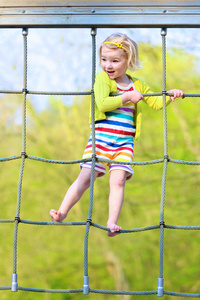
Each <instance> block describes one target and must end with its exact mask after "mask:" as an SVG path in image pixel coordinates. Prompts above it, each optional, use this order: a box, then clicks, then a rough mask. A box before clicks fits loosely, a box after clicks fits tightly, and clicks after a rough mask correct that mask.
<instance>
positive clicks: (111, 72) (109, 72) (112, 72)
mask: <svg viewBox="0 0 200 300" xmlns="http://www.w3.org/2000/svg"><path fill="white" fill-rule="evenodd" d="M106 72H107V74H110V75H112V74H114V73H115V71H108V70H107V71H106Z"/></svg>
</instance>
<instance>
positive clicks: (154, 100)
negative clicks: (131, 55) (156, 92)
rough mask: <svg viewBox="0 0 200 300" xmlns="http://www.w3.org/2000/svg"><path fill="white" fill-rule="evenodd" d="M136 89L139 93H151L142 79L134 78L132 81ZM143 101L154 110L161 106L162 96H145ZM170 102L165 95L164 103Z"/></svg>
mask: <svg viewBox="0 0 200 300" xmlns="http://www.w3.org/2000/svg"><path fill="white" fill-rule="evenodd" d="M134 85H135V88H136V90H138V91H139V92H140V93H152V91H151V89H150V87H149V86H148V85H147V84H146V83H145V82H143V81H141V80H139V79H136V80H135V82H134ZM143 101H144V102H145V103H146V104H147V105H148V106H149V107H151V108H153V109H154V110H160V109H162V108H163V97H162V96H151V97H150V96H145V97H144V99H143ZM169 103H171V99H170V98H169V97H166V104H167V105H168V104H169Z"/></svg>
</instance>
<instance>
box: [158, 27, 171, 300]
mask: <svg viewBox="0 0 200 300" xmlns="http://www.w3.org/2000/svg"><path fill="white" fill-rule="evenodd" d="M166 34H167V30H166V28H164V29H162V30H161V35H162V60H163V61H162V63H163V74H162V76H163V82H162V88H163V142H164V165H163V175H162V191H161V203H160V258H159V278H158V290H157V296H158V297H162V296H163V293H164V287H163V283H164V279H163V248H164V225H165V223H164V205H165V189H166V175H167V164H168V141H167V110H166Z"/></svg>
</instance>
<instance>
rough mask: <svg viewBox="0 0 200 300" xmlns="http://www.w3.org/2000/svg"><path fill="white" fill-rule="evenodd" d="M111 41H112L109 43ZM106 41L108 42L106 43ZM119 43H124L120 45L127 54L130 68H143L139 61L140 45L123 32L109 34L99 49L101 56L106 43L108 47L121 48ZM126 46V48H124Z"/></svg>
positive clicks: (133, 69)
mask: <svg viewBox="0 0 200 300" xmlns="http://www.w3.org/2000/svg"><path fill="white" fill-rule="evenodd" d="M107 42H110V43H107ZM104 43H106V44H104ZM117 44H118V45H122V47H120V48H121V49H122V51H123V52H124V55H126V57H127V60H128V69H129V70H131V71H136V70H139V69H140V68H141V66H140V62H139V54H138V45H137V43H136V42H134V41H133V40H131V39H130V38H129V37H128V36H127V35H126V34H122V33H115V34H112V35H111V36H109V37H108V38H107V39H105V41H104V42H103V43H102V44H101V46H100V49H99V54H100V58H101V53H102V47H103V45H105V46H106V47H108V48H110V49H117V48H119V46H117ZM123 48H124V49H123Z"/></svg>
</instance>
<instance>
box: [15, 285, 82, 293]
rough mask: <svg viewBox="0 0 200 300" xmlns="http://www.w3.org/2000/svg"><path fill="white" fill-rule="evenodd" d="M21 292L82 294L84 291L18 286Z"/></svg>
mask: <svg viewBox="0 0 200 300" xmlns="http://www.w3.org/2000/svg"><path fill="white" fill-rule="evenodd" d="M17 289H18V290H20V291H27V292H35V293H82V292H83V289H37V288H29V287H22V286H18V288H17Z"/></svg>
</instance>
